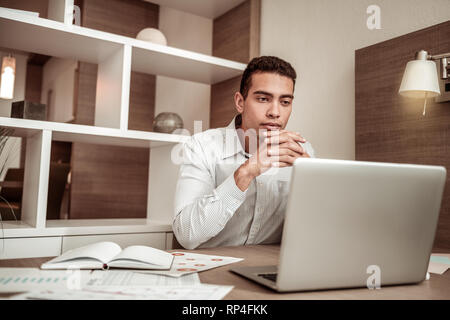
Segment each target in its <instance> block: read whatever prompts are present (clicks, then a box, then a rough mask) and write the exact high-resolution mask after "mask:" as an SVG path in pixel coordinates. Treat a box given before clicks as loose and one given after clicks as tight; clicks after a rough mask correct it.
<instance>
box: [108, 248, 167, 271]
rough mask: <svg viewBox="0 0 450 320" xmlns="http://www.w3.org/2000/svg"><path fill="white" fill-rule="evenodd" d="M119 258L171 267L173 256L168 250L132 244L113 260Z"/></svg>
mask: <svg viewBox="0 0 450 320" xmlns="http://www.w3.org/2000/svg"><path fill="white" fill-rule="evenodd" d="M117 260H136V261H141V262H144V263H148V264H153V265H159V266H167V268H169V267H170V265H171V264H172V260H173V256H172V255H171V254H170V253H168V252H165V251H162V250H159V249H155V248H151V247H147V246H130V247H127V248H125V249H123V250H122V252H120V253H119V254H118V255H117V256H115V257H114V258H113V259H112V260H111V262H113V261H117Z"/></svg>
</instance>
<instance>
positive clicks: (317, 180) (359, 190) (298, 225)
mask: <svg viewBox="0 0 450 320" xmlns="http://www.w3.org/2000/svg"><path fill="white" fill-rule="evenodd" d="M445 177H446V170H445V168H444V167H439V166H423V165H409V164H392V163H375V162H359V161H345V160H328V159H304V158H300V159H297V160H296V162H295V164H294V168H293V172H292V179H291V185H290V193H289V198H288V204H287V209H286V219H285V223H284V229H283V237H282V242H281V249H280V263H279V268H278V278H277V288H278V290H279V291H295V290H315V289H331V288H346V287H363V286H364V287H365V286H366V285H367V283H368V279H369V277H371V276H372V277H373V276H377V277H379V281H380V284H381V286H383V285H389V284H400V283H413V282H420V281H422V280H424V278H425V275H426V271H427V267H428V262H429V256H430V254H431V249H432V245H433V241H434V236H435V232H436V227H437V221H438V216H439V211H440V206H441V200H442V194H443V189H444V184H445ZM375 273H377V274H376V275H375Z"/></svg>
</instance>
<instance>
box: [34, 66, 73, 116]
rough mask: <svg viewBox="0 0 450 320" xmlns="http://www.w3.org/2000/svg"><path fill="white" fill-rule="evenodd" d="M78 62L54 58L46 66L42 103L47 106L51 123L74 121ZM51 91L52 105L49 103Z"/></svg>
mask: <svg viewBox="0 0 450 320" xmlns="http://www.w3.org/2000/svg"><path fill="white" fill-rule="evenodd" d="M76 68H77V61H75V60H70V59H60V58H55V57H52V58H50V59H49V60H48V61H47V62H46V63H45V65H44V68H43V73H42V91H41V103H44V104H46V105H47V107H49V108H47V113H48V114H49V120H50V121H57V122H68V121H70V120H73V98H74V85H75V70H76ZM49 90H51V91H52V94H51V100H52V101H50V105H49V103H48V101H47V98H48V91H49Z"/></svg>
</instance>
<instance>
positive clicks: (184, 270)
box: [136, 252, 244, 277]
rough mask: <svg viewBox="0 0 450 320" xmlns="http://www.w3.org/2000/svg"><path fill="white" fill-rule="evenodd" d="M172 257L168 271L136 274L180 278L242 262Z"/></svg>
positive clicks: (187, 255) (187, 254)
mask: <svg viewBox="0 0 450 320" xmlns="http://www.w3.org/2000/svg"><path fill="white" fill-rule="evenodd" d="M172 255H174V256H175V258H174V259H173V263H172V267H171V268H170V270H142V271H141V270H139V271H136V272H139V273H145V274H161V275H166V276H171V277H180V276H183V275H186V274H190V273H194V272H201V271H205V270H209V269H213V268H217V267H221V266H224V265H227V264H230V263H235V262H239V261H242V260H244V259H242V258H233V257H223V256H213V255H207V254H199V253H190V252H172Z"/></svg>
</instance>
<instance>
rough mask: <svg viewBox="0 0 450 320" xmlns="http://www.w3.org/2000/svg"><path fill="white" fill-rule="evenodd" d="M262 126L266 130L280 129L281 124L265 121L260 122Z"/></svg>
mask: <svg viewBox="0 0 450 320" xmlns="http://www.w3.org/2000/svg"><path fill="white" fill-rule="evenodd" d="M262 127H263V128H265V129H267V130H280V129H281V125H280V124H278V123H275V122H266V123H263V124H262Z"/></svg>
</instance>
